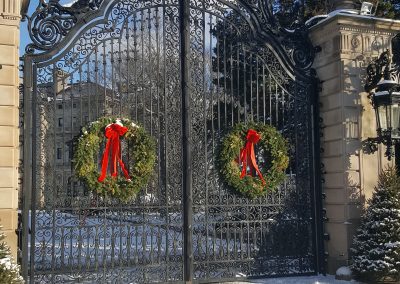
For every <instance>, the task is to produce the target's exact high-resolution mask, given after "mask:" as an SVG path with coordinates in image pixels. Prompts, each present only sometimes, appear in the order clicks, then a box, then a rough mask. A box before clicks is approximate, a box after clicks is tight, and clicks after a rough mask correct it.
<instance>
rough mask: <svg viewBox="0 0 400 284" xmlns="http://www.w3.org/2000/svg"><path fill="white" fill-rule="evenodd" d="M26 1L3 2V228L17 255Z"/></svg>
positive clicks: (0, 13)
mask: <svg viewBox="0 0 400 284" xmlns="http://www.w3.org/2000/svg"><path fill="white" fill-rule="evenodd" d="M22 2H26V1H23V0H6V1H1V2H0V197H1V198H0V225H2V226H3V228H2V230H3V231H4V232H5V234H6V242H7V243H8V244H9V246H10V248H11V251H12V254H13V256H14V257H15V258H16V256H17V243H18V241H17V235H16V232H15V230H16V229H17V226H18V215H17V210H18V187H19V185H18V167H19V111H18V107H19V89H18V86H19V25H20V21H21V4H22Z"/></svg>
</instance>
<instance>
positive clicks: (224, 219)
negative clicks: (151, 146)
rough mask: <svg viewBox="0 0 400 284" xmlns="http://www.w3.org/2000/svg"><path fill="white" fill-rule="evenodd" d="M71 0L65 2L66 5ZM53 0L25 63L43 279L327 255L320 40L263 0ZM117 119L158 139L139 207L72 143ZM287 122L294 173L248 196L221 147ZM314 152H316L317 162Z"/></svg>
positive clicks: (264, 267)
mask: <svg viewBox="0 0 400 284" xmlns="http://www.w3.org/2000/svg"><path fill="white" fill-rule="evenodd" d="M61 2H62V1H61ZM61 4H62V3H60V1H58V0H54V1H44V0H40V4H39V7H38V8H37V10H36V12H35V13H34V14H33V15H32V16H31V17H30V19H29V30H30V36H31V39H32V44H31V45H30V46H28V48H27V54H26V56H25V62H24V114H25V132H24V137H25V141H24V157H25V159H24V215H23V216H24V218H23V224H24V234H23V244H24V247H23V272H24V276H25V277H27V278H28V279H30V281H31V283H46V282H51V283H52V282H74V281H76V282H83V283H108V282H110V283H111V282H112V283H148V282H182V281H191V280H194V281H199V282H202V281H203V282H204V281H210V280H223V279H238V278H249V277H263V276H279V275H299V274H313V273H317V272H318V271H320V269H321V266H322V262H323V261H322V257H321V253H322V246H321V239H320V236H321V233H320V231H321V230H320V228H321V224H320V218H319V217H320V215H319V211H320V192H319V186H318V174H317V172H318V171H317V170H316V169H317V167H318V166H319V165H318V155H317V153H316V151H314V149H318V148H319V147H318V145H317V144H318V143H317V140H318V139H316V140H314V134H316V133H318V131H317V130H316V129H314V127H313V125H314V119H315V117H316V115H315V104H314V101H315V98H314V97H315V78H314V77H313V76H312V74H311V73H312V72H311V68H310V67H311V64H312V61H313V57H314V51H313V48H312V46H311V45H310V44H309V42H308V40H307V35H306V33H305V32H304V30H302V29H297V30H295V31H288V30H285V29H282V28H281V27H280V26H279V24H278V23H277V22H276V21H275V20H274V17H273V15H272V12H271V7H270V6H269V4H268V2H267V1H263V0H251V1H250V0H238V1H233V0H191V1H190V0H181V1H178V0H78V1H75V3H74V4H72V5H69V6H68V7H65V6H62V5H61ZM104 115H116V116H122V117H129V118H131V119H132V120H134V121H135V122H137V123H140V124H141V125H143V126H144V127H145V129H146V130H147V131H148V132H149V133H150V134H151V135H152V136H153V137H154V138H155V140H156V142H157V164H156V166H155V168H154V171H155V173H154V175H153V176H152V178H151V181H150V183H149V184H148V186H147V187H146V188H143V190H142V192H141V193H140V195H139V196H138V197H137V198H136V199H135V201H133V202H130V203H128V204H125V203H121V202H119V201H118V200H114V199H108V198H102V197H99V196H97V195H95V194H93V193H92V192H90V191H88V190H87V189H86V188H85V187H84V186H83V185H82V184H81V183H80V182H79V180H77V179H76V178H75V177H74V173H73V170H72V164H71V158H72V156H73V141H74V139H75V138H76V137H77V135H78V134H79V132H80V130H81V127H82V126H84V125H86V124H87V123H90V122H93V121H96V119H97V118H98V117H101V116H104ZM249 121H259V122H264V123H266V124H271V125H273V126H275V127H276V128H278V129H279V130H280V131H281V132H282V134H283V135H284V136H285V137H286V138H287V139H288V141H289V144H290V166H289V168H288V170H287V178H286V181H285V182H284V183H283V184H282V185H280V186H279V187H278V188H276V189H275V190H273V191H271V192H270V193H268V194H267V195H266V196H265V197H263V198H257V199H254V200H250V199H247V198H243V197H241V196H239V195H237V194H235V193H233V192H232V191H231V190H230V189H229V188H227V187H226V186H225V185H224V183H223V181H221V180H220V177H219V175H218V172H217V169H216V166H217V165H216V154H217V151H218V146H219V142H220V141H221V138H222V137H223V135H224V133H226V131H227V130H228V129H229V128H230V127H231V126H233V125H234V124H236V123H238V122H249ZM315 161H317V162H316V163H315Z"/></svg>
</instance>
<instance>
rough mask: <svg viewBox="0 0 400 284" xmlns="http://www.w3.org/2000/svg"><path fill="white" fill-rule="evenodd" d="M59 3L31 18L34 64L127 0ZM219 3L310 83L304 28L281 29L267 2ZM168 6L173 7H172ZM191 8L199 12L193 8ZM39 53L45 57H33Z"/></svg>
mask: <svg viewBox="0 0 400 284" xmlns="http://www.w3.org/2000/svg"><path fill="white" fill-rule="evenodd" d="M59 1H60V0H52V1H50V2H49V3H46V2H45V0H40V2H39V4H38V7H37V9H36V11H35V12H34V13H33V15H32V16H31V17H29V20H28V29H29V36H30V38H31V40H32V43H31V44H29V45H28V46H27V47H26V53H27V55H32V57H34V58H35V61H42V60H43V59H44V58H46V57H51V56H53V55H54V54H56V53H57V52H59V51H61V50H62V49H64V47H65V45H66V44H67V43H68V42H71V41H73V39H74V38H78V37H79V36H80V31H84V30H87V29H89V28H90V27H93V26H94V25H96V24H98V23H101V22H105V21H107V20H108V17H109V13H110V12H111V10H112V8H111V7H112V6H114V5H113V4H117V3H122V4H127V3H128V2H126V3H124V0H122V1H118V2H115V1H113V0H79V1H78V2H76V3H75V4H74V5H73V6H71V7H64V6H62V5H61V4H60V3H59ZM114 2H115V3H114ZM162 2H163V1H159V5H161V6H163V5H164V4H162ZM217 2H220V3H221V4H224V5H226V6H227V7H229V8H231V9H232V10H234V11H235V12H237V13H238V14H240V15H241V16H242V18H243V20H244V21H245V22H246V24H247V25H248V26H249V28H250V29H251V30H252V33H253V38H254V39H255V40H258V41H259V42H261V43H263V44H265V45H266V46H267V47H268V48H269V49H270V50H271V51H272V52H273V53H274V54H275V56H276V57H277V59H278V60H279V62H280V63H281V64H282V66H284V68H285V69H286V71H287V72H288V73H289V74H290V75H291V76H292V78H297V79H300V81H309V80H310V79H312V77H314V74H313V72H312V71H311V66H312V64H313V61H314V56H315V51H314V47H313V46H312V44H311V42H310V41H309V40H308V36H307V28H306V27H305V26H301V27H300V28H297V29H296V30H293V31H289V30H287V29H284V28H282V27H280V25H279V23H278V22H277V21H276V20H275V19H274V16H273V14H272V11H271V7H270V6H269V4H268V3H269V2H268V0H256V1H248V0H237V1H233V0H231V1H226V0H218V1H217ZM234 2H235V3H234ZM129 3H130V4H131V5H132V6H134V5H135V3H132V2H129ZM149 4H150V3H149ZM149 4H146V3H143V4H142V6H143V8H150V7H153V6H154V7H155V5H154V4H150V6H149ZM168 5H169V6H171V4H168ZM191 7H192V8H194V9H199V7H196V6H193V5H191ZM243 9H244V10H245V11H243ZM245 12H247V13H245ZM96 19H98V20H96ZM92 21H94V22H92ZM38 51H42V53H38V54H35V55H34V53H35V52H38ZM46 55H48V56H46ZM42 56H43V57H42ZM41 58H43V59H41ZM44 60H45V59H44Z"/></svg>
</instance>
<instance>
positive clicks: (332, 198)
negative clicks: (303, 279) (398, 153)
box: [310, 14, 400, 273]
mask: <svg viewBox="0 0 400 284" xmlns="http://www.w3.org/2000/svg"><path fill="white" fill-rule="evenodd" d="M399 31H400V21H392V20H387V19H373V18H370V17H363V16H359V15H345V14H337V15H335V16H332V17H330V18H327V19H326V20H324V21H322V22H320V23H319V24H317V25H316V26H314V27H312V28H311V31H310V37H311V40H312V42H313V44H314V45H315V46H320V47H321V48H322V52H320V53H319V54H318V55H317V57H316V60H315V63H314V68H315V69H316V71H317V74H318V77H319V78H320V80H322V81H323V83H322V92H321V93H320V102H321V104H322V106H321V109H320V112H321V117H322V118H323V125H324V129H323V134H324V136H323V138H322V141H321V144H322V147H323V148H324V152H323V154H322V162H323V163H324V165H325V175H324V177H325V184H324V186H323V191H324V192H325V194H326V199H325V208H326V214H327V217H328V219H329V220H328V221H327V223H326V225H325V231H326V232H327V233H328V234H329V235H330V240H329V241H327V242H326V251H327V252H328V253H329V256H328V271H329V273H335V271H336V269H337V268H338V267H340V266H342V265H348V259H349V249H350V247H351V245H352V239H353V235H354V233H355V230H356V228H357V226H358V225H359V220H360V214H361V210H362V208H363V206H365V201H366V200H367V199H369V198H370V197H371V194H372V192H373V189H374V186H375V185H376V183H377V177H378V173H379V172H380V171H381V170H382V169H384V168H385V166H386V165H387V164H388V163H389V162H388V161H387V159H386V158H385V157H384V151H385V148H384V146H379V150H378V152H377V153H374V154H367V153H365V152H363V150H362V146H363V142H362V141H364V140H365V139H367V138H368V137H376V123H375V114H374V112H373V109H372V107H371V105H370V102H369V99H368V98H367V95H368V94H367V93H365V92H364V84H365V78H366V67H367V66H368V64H369V63H370V62H371V60H372V59H373V58H375V57H377V56H378V55H379V54H380V53H382V52H383V51H385V50H386V49H387V48H389V49H390V48H391V39H392V38H393V37H394V36H395V35H396V34H397V33H398V32H399Z"/></svg>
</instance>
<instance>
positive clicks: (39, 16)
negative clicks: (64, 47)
mask: <svg viewBox="0 0 400 284" xmlns="http://www.w3.org/2000/svg"><path fill="white" fill-rule="evenodd" d="M39 1H40V2H39V5H38V7H37V8H36V11H35V12H34V13H33V15H32V16H31V17H30V18H29V21H28V25H29V31H30V32H29V36H30V38H31V40H32V43H31V44H29V45H28V46H27V47H26V50H25V51H26V53H30V54H32V53H34V52H35V50H42V51H47V50H50V49H51V48H53V47H54V46H56V45H57V44H59V43H60V42H61V41H62V40H63V39H64V38H65V37H66V36H67V35H68V33H69V32H70V31H71V30H72V28H73V27H75V26H76V25H78V24H79V23H81V22H83V21H84V19H83V18H84V15H85V14H86V13H88V12H90V11H93V10H97V9H99V7H100V5H101V3H102V2H103V0H78V1H76V2H75V3H74V4H72V5H71V6H70V7H66V6H63V5H61V4H60V3H59V1H60V0H50V1H49V2H48V3H47V2H46V1H45V0H39Z"/></svg>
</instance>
